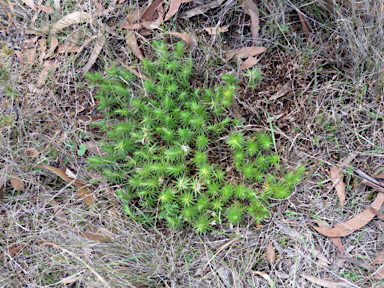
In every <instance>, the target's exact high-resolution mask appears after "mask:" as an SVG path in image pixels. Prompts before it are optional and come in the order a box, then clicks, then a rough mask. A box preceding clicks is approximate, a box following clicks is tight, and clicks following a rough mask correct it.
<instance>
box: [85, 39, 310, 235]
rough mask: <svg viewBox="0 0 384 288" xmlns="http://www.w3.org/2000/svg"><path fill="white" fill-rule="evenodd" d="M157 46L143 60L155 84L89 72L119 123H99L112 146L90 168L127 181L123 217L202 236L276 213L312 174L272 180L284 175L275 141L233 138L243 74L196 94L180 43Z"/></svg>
mask: <svg viewBox="0 0 384 288" xmlns="http://www.w3.org/2000/svg"><path fill="white" fill-rule="evenodd" d="M153 48H154V50H155V51H156V54H157V55H156V56H157V57H156V60H155V61H151V60H148V59H144V60H143V62H142V64H143V71H144V72H145V74H146V76H147V77H148V79H150V80H144V81H142V80H141V79H136V77H135V76H134V75H133V74H131V73H130V72H128V71H126V70H124V69H121V68H118V67H112V68H111V69H110V70H108V71H107V75H106V76H105V75H102V74H101V73H94V74H89V75H88V77H89V79H90V80H91V82H92V84H94V85H97V86H98V96H97V97H98V99H99V107H100V109H102V110H103V111H104V112H105V113H107V114H109V115H110V117H109V118H111V120H108V122H106V123H101V124H99V126H100V127H101V128H102V129H103V130H105V131H106V133H107V136H108V141H106V142H105V143H104V144H103V145H102V147H101V148H102V150H103V151H104V152H105V154H103V155H102V156H92V157H89V163H90V164H91V165H90V167H91V168H93V169H98V170H99V171H102V172H103V173H104V175H105V176H106V178H107V179H109V180H110V181H111V182H113V183H115V184H117V185H119V187H120V189H119V190H118V192H117V194H118V197H119V198H120V199H121V200H122V201H123V202H124V211H125V213H126V214H127V215H128V216H130V217H132V218H134V219H136V220H139V221H142V222H148V223H152V222H153V219H155V218H157V219H158V220H159V219H160V220H163V221H166V222H167V223H168V225H169V226H170V227H171V228H180V227H185V226H190V227H192V228H193V229H195V231H196V232H198V233H204V232H206V231H208V230H211V229H214V228H215V227H213V226H212V225H214V223H216V224H218V223H228V222H229V223H232V224H235V225H236V224H239V223H241V222H243V221H244V219H246V217H245V216H247V217H248V218H249V216H252V217H254V219H256V221H261V220H262V219H264V218H266V217H268V216H269V213H268V209H267V208H268V206H269V204H268V199H269V198H270V197H274V198H285V197H287V196H289V195H290V193H291V192H292V189H293V187H294V186H295V185H296V184H297V183H299V182H300V181H301V176H302V174H303V172H304V171H303V170H302V169H301V170H299V171H298V172H289V173H287V174H286V175H285V176H281V175H280V176H281V177H277V176H275V175H273V174H271V173H270V171H272V170H276V168H277V170H278V169H280V166H279V164H280V158H279V157H278V155H276V154H273V153H272V154H271V153H270V152H269V151H270V149H271V148H272V147H273V142H272V140H271V137H270V135H268V134H267V133H256V134H253V135H247V134H245V133H243V132H241V131H232V132H231V126H235V125H234V124H237V122H236V120H233V119H231V118H230V117H228V116H227V115H226V109H227V108H228V107H229V106H230V105H231V103H232V101H233V98H234V96H235V93H236V89H237V86H236V81H235V80H236V78H234V77H233V76H224V77H223V79H222V80H223V85H222V86H220V87H216V88H215V89H212V88H206V87H205V89H196V88H195V87H192V86H191V79H192V77H193V76H194V62H193V60H192V58H190V57H188V56H187V55H186V53H185V50H184V47H183V44H182V43H177V44H176V45H175V46H174V48H173V49H170V47H169V46H168V45H166V44H165V43H164V42H160V41H158V42H157V41H155V42H153ZM223 139H225V140H223ZM217 151H219V152H217ZM220 151H226V152H225V153H226V155H227V156H226V157H225V159H227V160H226V161H227V162H225V161H224V162H223V161H221V157H223V155H220V154H221V152H220ZM228 152H229V153H228ZM231 166H232V167H234V169H235V171H234V173H232V174H231V173H229V172H228V171H227V170H228V169H227V168H228V167H231ZM280 170H281V169H280ZM234 175H237V176H236V177H237V178H236V177H235V178H234ZM239 175H240V176H239Z"/></svg>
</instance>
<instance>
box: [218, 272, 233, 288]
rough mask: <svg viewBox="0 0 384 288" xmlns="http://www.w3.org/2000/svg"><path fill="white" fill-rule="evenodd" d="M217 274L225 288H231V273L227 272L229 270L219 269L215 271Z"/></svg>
mask: <svg viewBox="0 0 384 288" xmlns="http://www.w3.org/2000/svg"><path fill="white" fill-rule="evenodd" d="M217 274H219V277H220V279H221V281H222V282H223V283H224V285H225V287H228V288H230V287H233V286H232V285H231V278H232V277H231V271H229V269H227V268H224V267H220V268H219V269H218V270H217Z"/></svg>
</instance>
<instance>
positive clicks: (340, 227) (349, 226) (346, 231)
mask: <svg viewBox="0 0 384 288" xmlns="http://www.w3.org/2000/svg"><path fill="white" fill-rule="evenodd" d="M383 202H384V193H379V194H377V196H376V199H375V201H373V202H372V204H371V207H372V208H373V209H375V210H379V209H380V207H381V205H382V204H383ZM373 217H375V213H373V212H372V211H371V209H370V208H367V209H365V210H364V211H363V212H361V213H360V214H358V215H356V216H355V217H353V218H352V219H350V220H348V221H346V222H344V223H340V224H336V225H335V226H334V227H333V228H330V227H316V226H314V225H312V224H311V226H312V228H313V229H315V230H316V231H317V232H319V233H321V234H323V235H325V236H328V237H344V236H348V235H350V234H352V233H353V232H354V231H356V230H357V229H360V228H361V227H363V226H365V225H366V224H367V223H368V222H369V221H371V220H372V219H373Z"/></svg>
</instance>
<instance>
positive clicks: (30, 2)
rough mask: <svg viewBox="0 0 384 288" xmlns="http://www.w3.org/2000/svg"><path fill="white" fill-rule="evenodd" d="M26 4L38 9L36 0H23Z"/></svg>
mask: <svg viewBox="0 0 384 288" xmlns="http://www.w3.org/2000/svg"><path fill="white" fill-rule="evenodd" d="M21 2H23V3H24V4H26V5H27V6H29V7H30V8H32V9H33V10H36V5H35V1H34V0H21Z"/></svg>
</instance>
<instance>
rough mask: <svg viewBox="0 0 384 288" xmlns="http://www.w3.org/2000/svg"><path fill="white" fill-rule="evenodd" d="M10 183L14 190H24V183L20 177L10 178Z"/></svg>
mask: <svg viewBox="0 0 384 288" xmlns="http://www.w3.org/2000/svg"><path fill="white" fill-rule="evenodd" d="M11 185H12V187H13V189H15V190H16V191H23V190H24V183H23V180H21V179H20V178H17V177H14V178H12V179H11Z"/></svg>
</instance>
